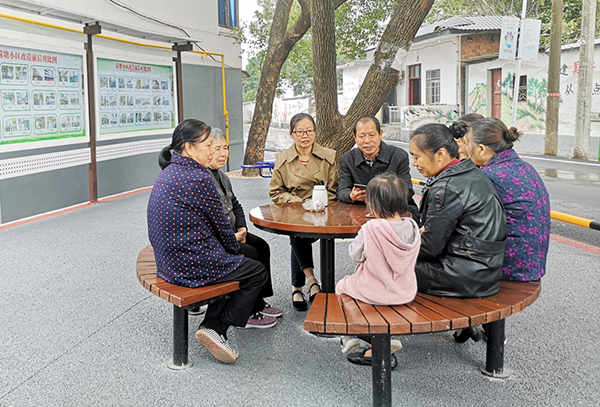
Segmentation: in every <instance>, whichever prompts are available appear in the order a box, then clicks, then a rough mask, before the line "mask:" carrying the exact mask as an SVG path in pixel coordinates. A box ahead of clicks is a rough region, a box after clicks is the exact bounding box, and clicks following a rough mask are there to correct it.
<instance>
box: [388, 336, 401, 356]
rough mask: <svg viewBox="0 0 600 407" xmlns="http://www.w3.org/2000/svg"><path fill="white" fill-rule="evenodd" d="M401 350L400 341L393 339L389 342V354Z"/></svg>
mask: <svg viewBox="0 0 600 407" xmlns="http://www.w3.org/2000/svg"><path fill="white" fill-rule="evenodd" d="M400 349H402V342H400V339H393V338H392V340H391V341H390V353H396V352H398V351H399V350H400Z"/></svg>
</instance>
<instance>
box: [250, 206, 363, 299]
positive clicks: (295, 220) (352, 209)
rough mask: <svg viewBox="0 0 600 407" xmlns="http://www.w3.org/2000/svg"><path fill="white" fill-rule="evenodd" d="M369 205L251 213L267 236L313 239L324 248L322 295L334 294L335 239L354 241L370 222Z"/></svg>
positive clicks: (281, 208) (264, 208)
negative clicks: (351, 239)
mask: <svg viewBox="0 0 600 407" xmlns="http://www.w3.org/2000/svg"><path fill="white" fill-rule="evenodd" d="M366 215H367V207H366V205H351V204H347V203H343V202H339V201H333V202H329V206H327V208H326V209H325V211H324V212H309V211H306V210H305V209H304V208H303V207H302V203H300V202H294V203H284V204H277V205H263V206H259V207H257V208H254V209H252V210H251V211H250V220H251V221H252V222H253V223H254V225H255V226H256V227H257V228H259V229H262V230H264V231H267V232H271V233H277V234H280V235H288V236H296V237H312V238H316V239H319V240H320V244H321V284H322V285H323V292H326V293H333V292H335V238H352V237H354V236H356V234H357V233H358V230H359V229H360V227H361V226H362V225H363V224H364V223H365V222H366V221H367V220H369V218H367V216H366Z"/></svg>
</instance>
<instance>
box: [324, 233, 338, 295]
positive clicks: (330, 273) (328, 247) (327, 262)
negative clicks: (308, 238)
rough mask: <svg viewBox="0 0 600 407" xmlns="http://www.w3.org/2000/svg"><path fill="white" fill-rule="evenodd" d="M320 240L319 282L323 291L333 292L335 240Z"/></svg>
mask: <svg viewBox="0 0 600 407" xmlns="http://www.w3.org/2000/svg"><path fill="white" fill-rule="evenodd" d="M320 240H321V284H322V286H323V292H326V293H333V292H335V240H334V239H325V238H323V239H320Z"/></svg>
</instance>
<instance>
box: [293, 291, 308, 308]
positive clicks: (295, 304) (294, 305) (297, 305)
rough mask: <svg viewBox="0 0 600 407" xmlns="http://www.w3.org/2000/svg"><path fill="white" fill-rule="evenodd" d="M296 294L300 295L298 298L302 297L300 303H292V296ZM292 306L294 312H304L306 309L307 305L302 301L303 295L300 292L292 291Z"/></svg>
mask: <svg viewBox="0 0 600 407" xmlns="http://www.w3.org/2000/svg"><path fill="white" fill-rule="evenodd" d="M296 294H300V296H301V297H302V301H294V295H296ZM292 306H293V307H294V309H295V310H296V311H306V309H307V308H308V304H307V303H306V300H305V299H304V294H303V293H302V290H294V291H292Z"/></svg>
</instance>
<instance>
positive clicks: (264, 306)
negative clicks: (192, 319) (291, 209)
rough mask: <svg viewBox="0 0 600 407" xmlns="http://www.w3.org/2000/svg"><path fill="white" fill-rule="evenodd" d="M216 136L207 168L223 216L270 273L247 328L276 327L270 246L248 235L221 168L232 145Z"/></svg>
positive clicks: (279, 313)
mask: <svg viewBox="0 0 600 407" xmlns="http://www.w3.org/2000/svg"><path fill="white" fill-rule="evenodd" d="M212 136H213V158H212V160H211V161H210V163H209V164H208V167H209V169H210V173H211V175H212V176H213V178H214V180H215V184H216V185H217V190H218V191H219V197H220V198H221V204H222V205H223V212H224V213H225V216H227V219H228V220H229V222H230V223H231V227H232V229H233V232H234V233H235V237H236V239H237V241H238V242H239V243H240V248H241V252H242V254H243V255H244V256H246V257H247V258H249V259H254V260H257V261H259V262H260V263H262V264H263V265H264V266H265V268H266V269H267V272H268V279H267V282H266V283H265V285H263V287H262V289H261V291H260V294H259V296H258V300H257V301H256V304H255V305H254V308H253V309H252V315H251V316H250V319H249V320H248V324H247V327H248V328H263V327H264V328H268V327H269V326H272V324H274V323H275V318H278V317H281V316H282V315H283V311H282V310H281V309H279V308H277V307H274V306H272V305H270V304H268V303H267V302H265V300H264V298H266V297H271V296H272V295H273V285H272V283H271V250H270V248H269V244H268V243H267V242H266V241H265V240H264V239H262V238H260V237H258V236H256V235H253V234H252V233H248V229H247V224H246V217H245V216H244V208H242V205H241V204H240V202H239V201H238V199H237V197H236V196H235V194H234V193H233V187H232V185H231V181H230V180H229V177H228V176H227V175H226V174H225V173H224V172H223V171H221V168H223V167H224V166H225V164H226V163H227V159H228V158H229V145H227V139H226V137H225V135H224V134H223V131H222V130H221V129H218V128H213V129H212Z"/></svg>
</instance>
